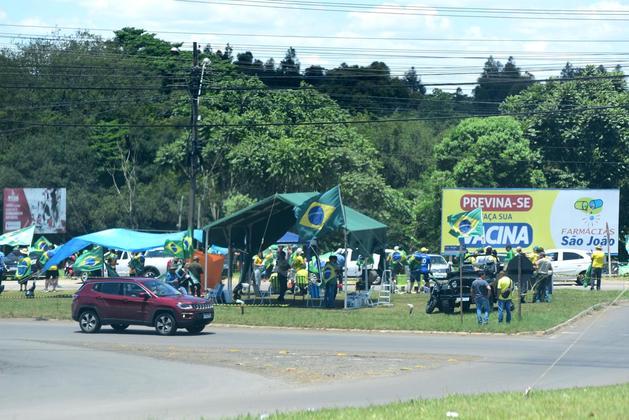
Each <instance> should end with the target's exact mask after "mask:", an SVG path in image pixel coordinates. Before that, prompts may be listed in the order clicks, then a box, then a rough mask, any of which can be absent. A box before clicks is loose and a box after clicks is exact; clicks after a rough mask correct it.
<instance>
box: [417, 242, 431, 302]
mask: <svg viewBox="0 0 629 420" xmlns="http://www.w3.org/2000/svg"><path fill="white" fill-rule="evenodd" d="M431 269H432V261H431V260H430V255H428V248H426V247H423V248H422V249H421V256H420V260H419V272H420V276H421V278H423V279H424V292H425V293H428V291H429V290H430V270H431ZM421 278H420V280H421ZM417 287H418V288H420V289H421V281H418V282H417Z"/></svg>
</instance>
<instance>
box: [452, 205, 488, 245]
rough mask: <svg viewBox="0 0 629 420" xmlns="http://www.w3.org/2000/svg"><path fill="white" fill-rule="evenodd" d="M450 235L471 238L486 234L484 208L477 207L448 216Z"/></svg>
mask: <svg viewBox="0 0 629 420" xmlns="http://www.w3.org/2000/svg"><path fill="white" fill-rule="evenodd" d="M448 224H449V225H450V235H452V236H454V237H456V238H470V237H472V236H485V226H484V225H483V209H482V208H480V207H479V208H477V209H473V210H470V211H464V212H462V213H456V214H451V215H450V216H448Z"/></svg>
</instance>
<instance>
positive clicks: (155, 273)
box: [144, 267, 159, 279]
mask: <svg viewBox="0 0 629 420" xmlns="http://www.w3.org/2000/svg"><path fill="white" fill-rule="evenodd" d="M144 277H148V278H151V279H154V278H156V277H159V270H158V269H157V268H155V267H147V268H146V269H145V270H144Z"/></svg>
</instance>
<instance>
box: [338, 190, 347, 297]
mask: <svg viewBox="0 0 629 420" xmlns="http://www.w3.org/2000/svg"><path fill="white" fill-rule="evenodd" d="M338 187H339V202H340V203H341V210H342V211H343V250H344V251H343V252H344V253H345V258H343V292H344V296H343V309H347V257H348V252H347V217H346V215H345V206H344V205H343V197H342V196H341V186H340V185H339V186H338Z"/></svg>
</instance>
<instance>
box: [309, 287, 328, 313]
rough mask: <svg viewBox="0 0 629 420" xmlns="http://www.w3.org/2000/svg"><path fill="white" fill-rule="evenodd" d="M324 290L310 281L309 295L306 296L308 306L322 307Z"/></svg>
mask: <svg viewBox="0 0 629 420" xmlns="http://www.w3.org/2000/svg"><path fill="white" fill-rule="evenodd" d="M324 290H325V289H322V288H320V287H319V286H318V285H317V284H315V283H308V297H307V298H306V306H307V307H308V306H313V307H314V306H317V307H319V308H320V307H321V306H322V305H323V299H324V294H325V293H324Z"/></svg>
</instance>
